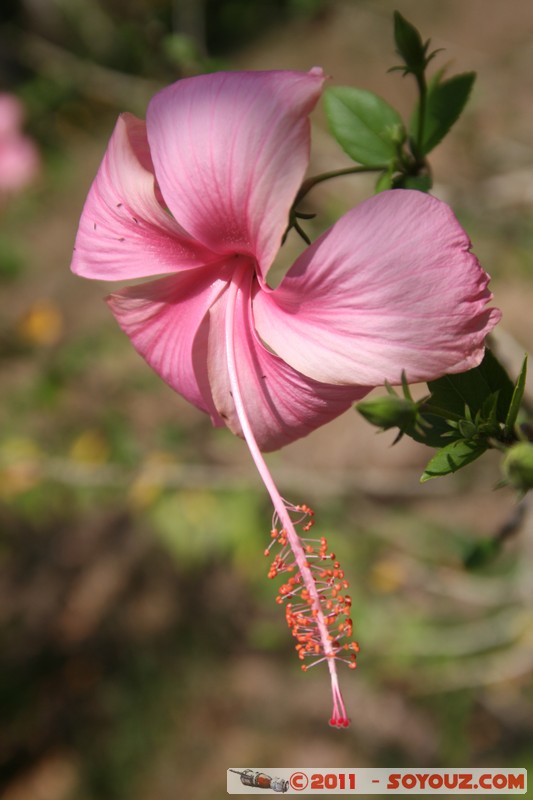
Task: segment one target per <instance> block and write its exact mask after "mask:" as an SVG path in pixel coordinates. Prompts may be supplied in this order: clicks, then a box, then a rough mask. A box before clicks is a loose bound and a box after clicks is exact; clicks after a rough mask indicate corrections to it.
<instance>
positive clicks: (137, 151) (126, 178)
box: [72, 114, 217, 281]
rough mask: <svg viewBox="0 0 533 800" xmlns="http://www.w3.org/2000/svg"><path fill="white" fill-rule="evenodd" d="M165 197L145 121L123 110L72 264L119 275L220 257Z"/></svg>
mask: <svg viewBox="0 0 533 800" xmlns="http://www.w3.org/2000/svg"><path fill="white" fill-rule="evenodd" d="M160 201H161V198H160V194H159V192H158V189H157V186H156V183H155V178H154V173H153V166H152V161H151V157H150V151H149V149H148V142H147V139H146V125H145V123H144V122H143V121H142V120H140V119H137V118H136V117H134V116H133V115H132V114H123V115H122V116H121V117H120V118H119V119H118V122H117V124H116V127H115V130H114V132H113V135H112V137H111V140H110V142H109V145H108V148H107V151H106V154H105V156H104V159H103V161H102V164H101V166H100V169H99V171H98V174H97V176H96V178H95V180H94V182H93V185H92V186H91V189H90V191H89V195H88V197H87V200H86V202H85V206H84V208H83V212H82V215H81V220H80V226H79V230H78V235H77V238H76V246H75V250H74V256H73V260H72V270H73V271H74V272H75V273H77V274H78V275H82V276H83V277H85V278H97V279H99V280H109V281H116V280H129V279H133V278H140V277H147V276H150V275H161V274H164V273H173V272H178V271H179V270H183V269H190V268H192V267H198V266H203V265H204V264H208V263H210V262H212V261H214V260H215V259H216V258H217V257H216V256H214V255H213V253H211V252H210V251H209V250H207V248H205V247H203V246H202V245H200V244H199V243H198V242H195V241H194V240H193V239H192V238H191V237H190V236H189V235H188V234H187V233H186V232H185V231H184V230H183V229H182V228H181V227H180V226H179V225H178V224H177V223H176V221H175V220H173V219H172V217H171V216H170V214H169V213H168V212H167V211H166V210H165V208H164V207H163V205H162V204H161V202H160Z"/></svg>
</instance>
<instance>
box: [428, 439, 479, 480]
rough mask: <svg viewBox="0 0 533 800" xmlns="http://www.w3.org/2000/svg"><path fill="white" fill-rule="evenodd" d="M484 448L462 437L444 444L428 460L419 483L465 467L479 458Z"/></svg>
mask: <svg viewBox="0 0 533 800" xmlns="http://www.w3.org/2000/svg"><path fill="white" fill-rule="evenodd" d="M485 450H487V447H485V446H483V445H474V444H471V443H470V442H465V441H464V439H461V440H460V441H457V442H452V443H451V444H449V445H446V447H443V448H442V449H441V450H439V451H438V452H437V453H436V454H435V455H434V456H433V458H432V459H431V460H430V461H429V463H428V464H427V466H426V468H425V470H424V473H423V475H422V477H421V478H420V483H425V482H426V481H429V480H431V479H432V478H440V477H441V476H442V475H449V474H450V473H451V472H457V470H459V469H462V467H466V465H467V464H470V463H471V462H472V461H475V460H476V458H479V456H480V455H482V454H483V453H484V452H485Z"/></svg>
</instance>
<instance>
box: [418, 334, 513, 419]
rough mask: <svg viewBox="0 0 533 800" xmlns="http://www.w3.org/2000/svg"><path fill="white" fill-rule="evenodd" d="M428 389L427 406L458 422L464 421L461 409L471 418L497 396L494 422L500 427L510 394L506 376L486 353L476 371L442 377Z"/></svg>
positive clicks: (499, 365)
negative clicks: (429, 396) (444, 413)
mask: <svg viewBox="0 0 533 800" xmlns="http://www.w3.org/2000/svg"><path fill="white" fill-rule="evenodd" d="M428 387H429V390H430V392H431V400H430V403H431V405H432V406H436V407H438V408H441V409H444V410H445V411H446V412H448V414H449V417H450V418H453V417H454V416H456V417H457V418H458V419H462V418H463V417H464V413H465V407H467V408H469V409H470V412H471V414H472V416H475V415H476V414H477V413H478V412H481V411H482V410H483V405H484V403H485V401H486V399H487V397H489V395H491V394H494V393H497V394H498V399H497V403H496V420H497V421H498V422H501V423H504V422H505V420H506V418H507V414H508V412H509V408H510V405H511V401H512V398H513V392H514V387H513V383H512V381H511V379H510V378H509V376H508V375H507V372H506V371H505V370H504V368H503V367H502V365H501V364H500V362H499V361H498V360H497V359H496V358H495V356H494V355H493V354H492V353H491V351H490V350H489V349H486V350H485V356H484V358H483V361H482V362H481V364H480V365H479V366H478V367H475V368H474V369H471V370H468V372H462V373H460V374H458V375H444V377H442V378H438V379H437V380H436V381H430V382H429V383H428Z"/></svg>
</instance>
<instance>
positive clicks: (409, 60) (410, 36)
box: [394, 11, 427, 73]
mask: <svg viewBox="0 0 533 800" xmlns="http://www.w3.org/2000/svg"><path fill="white" fill-rule="evenodd" d="M394 41H395V43H396V47H397V49H398V54H399V55H400V56H401V57H402V58H403V60H404V61H405V65H406V67H407V69H408V70H409V71H410V72H415V73H417V72H418V73H421V72H423V71H424V69H425V67H426V51H427V44H424V43H423V41H422V37H421V36H420V33H419V31H418V30H417V28H415V26H414V25H412V24H411V23H410V22H408V21H407V20H406V19H405V17H403V16H402V15H401V14H400V12H399V11H395V12H394Z"/></svg>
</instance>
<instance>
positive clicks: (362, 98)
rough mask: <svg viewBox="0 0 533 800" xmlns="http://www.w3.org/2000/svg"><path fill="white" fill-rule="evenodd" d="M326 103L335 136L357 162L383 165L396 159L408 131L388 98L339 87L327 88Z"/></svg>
mask: <svg viewBox="0 0 533 800" xmlns="http://www.w3.org/2000/svg"><path fill="white" fill-rule="evenodd" d="M324 104H325V109H326V115H327V118H328V122H329V127H330V130H331V132H332V134H333V136H334V137H335V139H336V140H337V141H338V142H339V144H340V146H341V147H342V148H343V150H344V151H345V152H346V153H348V155H349V156H350V157H351V158H353V160H354V161H357V162H358V163H360V164H364V165H365V166H369V167H383V168H386V167H387V166H388V165H389V164H392V163H394V162H395V161H396V158H397V154H398V149H399V147H400V145H401V144H402V142H403V141H404V140H405V136H406V133H405V128H404V125H403V122H402V118H401V117H400V115H399V114H398V112H397V111H396V110H395V109H394V108H393V107H392V106H390V105H389V104H388V103H387V102H386V101H385V100H383V99H382V98H381V97H378V95H376V94H373V92H367V91H366V90H364V89H356V88H354V87H351V86H335V87H333V88H331V89H327V90H326V92H325V94H324Z"/></svg>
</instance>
